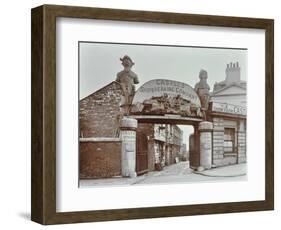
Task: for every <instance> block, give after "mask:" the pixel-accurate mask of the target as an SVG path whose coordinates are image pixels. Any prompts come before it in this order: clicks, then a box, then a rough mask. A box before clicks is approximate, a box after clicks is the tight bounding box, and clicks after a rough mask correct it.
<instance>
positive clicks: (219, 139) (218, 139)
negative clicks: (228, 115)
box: [213, 118, 224, 166]
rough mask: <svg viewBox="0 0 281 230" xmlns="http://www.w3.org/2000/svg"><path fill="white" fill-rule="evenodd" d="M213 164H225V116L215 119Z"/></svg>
mask: <svg viewBox="0 0 281 230" xmlns="http://www.w3.org/2000/svg"><path fill="white" fill-rule="evenodd" d="M213 126H214V129H213V164H215V165H217V166H221V165H224V162H223V158H224V149H223V142H224V121H223V118H214V119H213Z"/></svg>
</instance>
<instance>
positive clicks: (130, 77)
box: [116, 55, 139, 115]
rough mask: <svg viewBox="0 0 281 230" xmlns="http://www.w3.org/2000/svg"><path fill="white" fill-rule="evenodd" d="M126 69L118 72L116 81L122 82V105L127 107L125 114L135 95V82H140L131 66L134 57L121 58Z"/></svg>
mask: <svg viewBox="0 0 281 230" xmlns="http://www.w3.org/2000/svg"><path fill="white" fill-rule="evenodd" d="M120 61H121V62H122V65H123V66H124V69H123V70H122V71H120V72H119V73H117V77H116V81H117V82H119V83H120V85H121V88H122V91H123V96H124V100H123V103H122V105H121V106H123V107H124V109H125V112H124V113H125V114H126V115H128V111H129V107H130V105H131V104H132V100H133V97H134V95H135V84H138V83H139V80H138V76H137V74H136V73H134V72H133V71H132V70H131V68H132V66H133V65H134V64H135V63H134V62H133V61H132V59H131V58H130V57H129V56H128V55H125V56H124V57H123V58H120Z"/></svg>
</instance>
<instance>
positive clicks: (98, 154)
mask: <svg viewBox="0 0 281 230" xmlns="http://www.w3.org/2000/svg"><path fill="white" fill-rule="evenodd" d="M121 148H122V144H121V140H118V139H116V140H114V141H112V140H108V141H106V140H104V141H80V159H79V162H80V179H85V178H87V179H94V178H105V177H113V176H120V175H121Z"/></svg>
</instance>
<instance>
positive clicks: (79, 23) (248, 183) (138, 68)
mask: <svg viewBox="0 0 281 230" xmlns="http://www.w3.org/2000/svg"><path fill="white" fill-rule="evenodd" d="M273 33H274V24H273V20H271V19H258V18H240V17H225V16H210V15H192V14H179V13H167V12H166V13H164V12H147V11H131V10H117V9H102V8H88V7H73V6H57V5H43V6H40V7H37V8H34V9H32V205H31V207H32V210H31V219H32V220H33V221H36V222H38V223H41V224H59V223H75V222H90V221H108V220H123V219H138V218H154V217H170V216H184V215H199V214H215V213H229V212H244V211H259V210H272V209H273V208H274V96H273V95H274V92H273V88H274V80H273V69H274V68H273V64H274V62H273V60H274V43H273V38H274V36H273Z"/></svg>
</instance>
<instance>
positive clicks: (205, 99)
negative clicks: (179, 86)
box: [194, 69, 210, 111]
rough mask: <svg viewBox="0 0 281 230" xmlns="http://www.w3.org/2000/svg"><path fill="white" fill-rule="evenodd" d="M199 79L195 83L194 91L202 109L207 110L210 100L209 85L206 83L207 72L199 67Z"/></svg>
mask: <svg viewBox="0 0 281 230" xmlns="http://www.w3.org/2000/svg"><path fill="white" fill-rule="evenodd" d="M199 79H200V81H199V82H198V83H196V85H195V87H194V88H195V91H196V93H197V94H198V96H199V98H200V101H201V108H202V110H205V111H206V110H208V107H209V101H210V86H209V85H208V83H207V79H208V73H207V71H206V70H203V69H201V70H200V72H199Z"/></svg>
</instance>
